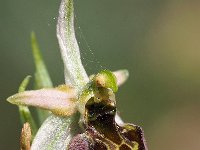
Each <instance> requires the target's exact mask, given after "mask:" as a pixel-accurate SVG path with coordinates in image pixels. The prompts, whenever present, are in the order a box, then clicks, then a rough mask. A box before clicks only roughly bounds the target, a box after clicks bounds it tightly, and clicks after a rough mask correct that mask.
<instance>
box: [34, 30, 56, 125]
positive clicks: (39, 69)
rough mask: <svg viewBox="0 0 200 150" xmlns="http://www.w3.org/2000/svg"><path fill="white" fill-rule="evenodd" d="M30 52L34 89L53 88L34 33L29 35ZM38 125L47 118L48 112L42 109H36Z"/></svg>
mask: <svg viewBox="0 0 200 150" xmlns="http://www.w3.org/2000/svg"><path fill="white" fill-rule="evenodd" d="M31 45H32V52H33V57H34V61H35V68H36V71H35V86H36V89H40V88H48V87H53V84H52V82H51V79H50V76H49V73H48V71H47V68H46V66H45V64H44V61H43V58H42V55H41V52H40V49H39V46H38V43H37V40H36V36H35V33H34V32H32V33H31ZM37 113H38V118H39V123H40V124H41V123H42V122H43V121H44V120H45V119H46V118H47V117H48V116H49V112H48V111H46V110H42V109H37Z"/></svg>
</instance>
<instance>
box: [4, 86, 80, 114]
mask: <svg viewBox="0 0 200 150" xmlns="http://www.w3.org/2000/svg"><path fill="white" fill-rule="evenodd" d="M7 100H8V101H9V102H10V103H12V104H16V105H25V106H35V107H39V108H42V109H46V110H49V111H51V112H52V113H54V114H55V115H60V116H69V115H72V114H73V113H75V112H76V101H77V99H76V91H75V90H74V89H72V88H70V87H67V86H64V85H63V86H59V87H58V88H51V89H40V90H34V91H25V92H21V93H18V94H15V95H13V96H11V97H9V98H8V99H7Z"/></svg>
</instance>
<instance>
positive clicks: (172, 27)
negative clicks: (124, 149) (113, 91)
mask: <svg viewBox="0 0 200 150" xmlns="http://www.w3.org/2000/svg"><path fill="white" fill-rule="evenodd" d="M59 3H60V0H43V1H41V0H0V77H1V78H0V85H1V86H0V100H1V101H0V115H1V121H0V149H5V150H15V149H16V150H17V149H19V136H20V132H21V127H22V126H21V124H20V121H19V115H18V110H17V107H16V106H14V105H10V104H8V103H7V102H6V101H5V100H6V98H7V97H8V96H10V95H12V94H14V93H16V92H17V90H18V86H19V84H20V82H21V81H22V79H23V78H24V77H25V76H26V75H33V73H34V63H33V59H32V54H31V46H30V32H31V31H32V30H34V31H35V32H36V35H37V38H38V41H39V43H40V48H41V50H42V53H43V56H44V59H45V61H46V65H47V66H48V69H49V72H50V75H51V77H52V80H53V81H54V85H55V86H56V85H58V84H61V83H63V82H64V77H63V65H62V61H61V58H60V53H59V48H58V42H57V39H56V20H57V18H56V17H57V15H58V8H59ZM199 8H200V1H196V0H182V1H179V0H162V1H159V0H149V1H147V0H126V1H122V0H109V1H108V0H101V1H100V0H84V1H83V0H75V9H76V33H77V38H78V40H79V42H80V48H81V53H82V57H83V58H84V60H83V62H84V65H85V66H86V69H87V72H88V74H92V73H94V72H98V71H99V70H101V69H105V68H107V69H110V70H117V69H123V68H127V69H128V70H129V71H130V78H129V80H128V82H127V83H126V84H125V85H123V86H122V87H120V89H119V91H118V93H117V102H118V103H117V105H118V109H119V110H120V114H121V116H122V118H123V119H124V121H125V122H132V123H135V124H137V125H140V126H142V127H143V129H144V130H145V136H146V140H147V143H148V147H149V149H150V150H169V149H170V150H179V149H181V150H199V149H200V134H199V132H200V115H199V113H200V100H199V99H200V17H199V16H200V9H199Z"/></svg>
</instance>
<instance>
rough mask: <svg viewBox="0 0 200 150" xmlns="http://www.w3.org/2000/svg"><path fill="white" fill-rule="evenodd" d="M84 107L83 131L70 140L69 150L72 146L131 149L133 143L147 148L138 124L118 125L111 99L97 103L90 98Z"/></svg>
mask: <svg viewBox="0 0 200 150" xmlns="http://www.w3.org/2000/svg"><path fill="white" fill-rule="evenodd" d="M85 108H86V113H85V114H86V115H85V120H86V124H85V127H86V128H85V132H84V133H82V134H81V135H82V136H77V137H75V139H73V140H72V142H71V145H70V148H71V149H69V150H75V149H74V147H76V148H79V149H80V148H81V149H80V150H87V149H88V150H93V149H94V150H116V149H117V148H119V150H131V149H132V148H134V147H135V146H136V145H135V144H137V145H138V150H147V147H146V145H145V139H144V135H143V131H142V129H141V128H140V127H139V126H136V125H133V124H124V125H123V126H119V125H118V124H117V123H116V122H115V115H116V106H113V103H112V101H111V100H109V99H108V100H103V101H101V102H98V103H97V102H94V99H93V98H91V99H90V100H89V101H88V103H87V104H86V107H85ZM83 137H84V139H83ZM79 138H82V139H79ZM74 142H79V144H76V143H74ZM83 148H86V149H83Z"/></svg>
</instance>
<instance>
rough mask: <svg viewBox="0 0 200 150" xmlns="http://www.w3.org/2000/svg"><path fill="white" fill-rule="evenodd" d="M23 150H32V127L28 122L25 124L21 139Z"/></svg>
mask: <svg viewBox="0 0 200 150" xmlns="http://www.w3.org/2000/svg"><path fill="white" fill-rule="evenodd" d="M20 147H21V150H30V147H31V127H30V124H29V123H28V122H27V123H25V124H24V126H23V128H22V132H21V137H20Z"/></svg>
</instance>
